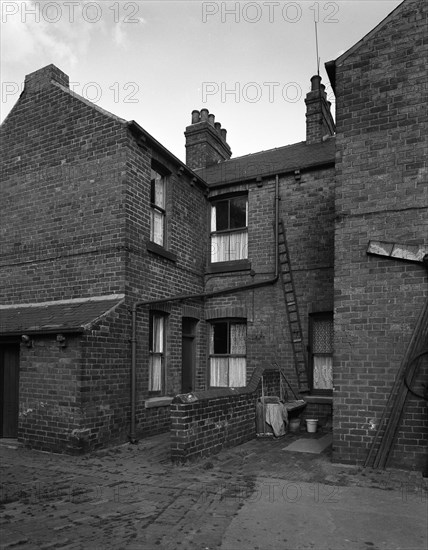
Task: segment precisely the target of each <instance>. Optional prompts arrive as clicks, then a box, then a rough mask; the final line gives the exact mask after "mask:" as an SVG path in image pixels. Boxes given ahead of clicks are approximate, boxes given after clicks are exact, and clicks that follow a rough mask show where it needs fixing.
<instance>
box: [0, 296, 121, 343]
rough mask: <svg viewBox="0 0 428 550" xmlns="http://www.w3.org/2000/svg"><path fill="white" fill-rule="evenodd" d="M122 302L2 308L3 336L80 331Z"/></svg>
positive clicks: (0, 329) (112, 299) (117, 298)
mask: <svg viewBox="0 0 428 550" xmlns="http://www.w3.org/2000/svg"><path fill="white" fill-rule="evenodd" d="M121 302H123V297H122V296H121V295H115V296H114V297H110V296H106V297H97V298H92V299H91V298H88V299H82V300H64V301H58V302H44V303H39V304H38V303H34V304H22V305H20V304H11V305H5V306H0V334H3V335H6V334H25V333H29V334H32V333H40V334H43V333H49V332H81V331H83V330H84V329H87V328H89V327H90V326H91V325H93V324H94V323H95V321H97V320H98V319H99V318H100V317H102V316H104V315H105V314H107V313H108V312H110V311H111V310H112V309H113V308H115V307H116V306H118V305H119V303H121Z"/></svg>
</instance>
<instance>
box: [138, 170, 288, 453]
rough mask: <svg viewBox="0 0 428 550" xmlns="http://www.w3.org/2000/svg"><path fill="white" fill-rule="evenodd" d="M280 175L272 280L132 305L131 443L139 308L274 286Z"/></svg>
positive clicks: (277, 206) (277, 185) (276, 179)
mask: <svg viewBox="0 0 428 550" xmlns="http://www.w3.org/2000/svg"><path fill="white" fill-rule="evenodd" d="M279 201H280V196H279V175H278V174H277V175H276V176H275V275H274V276H273V277H272V278H271V279H266V280H265V281H259V282H258V283H250V284H247V285H239V286H235V287H230V288H225V289H222V290H213V291H210V292H201V293H198V294H178V295H175V296H170V297H168V298H161V299H160V300H159V299H158V300H138V301H136V302H134V304H133V305H132V336H131V428H130V433H129V436H128V437H129V440H130V442H131V443H137V435H136V422H135V416H136V402H137V310H138V308H139V307H143V306H148V305H152V304H165V303H169V302H181V301H183V300H196V299H205V298H211V297H213V296H224V295H227V294H234V293H235V292H245V291H246V290H251V289H254V288H260V287H264V286H269V285H273V284H275V283H276V282H277V281H278V278H279V247H278V240H279Z"/></svg>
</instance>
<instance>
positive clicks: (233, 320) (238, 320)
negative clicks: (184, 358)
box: [208, 318, 248, 388]
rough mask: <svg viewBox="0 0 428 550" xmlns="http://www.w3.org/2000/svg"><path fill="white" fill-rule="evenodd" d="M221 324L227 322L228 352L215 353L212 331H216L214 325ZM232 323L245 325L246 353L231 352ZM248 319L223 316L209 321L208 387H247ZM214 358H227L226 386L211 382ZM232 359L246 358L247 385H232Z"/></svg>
mask: <svg viewBox="0 0 428 550" xmlns="http://www.w3.org/2000/svg"><path fill="white" fill-rule="evenodd" d="M219 324H226V326H227V346H226V348H227V350H228V352H227V353H214V332H213V333H212V336H211V331H214V326H215V325H219ZM231 325H244V326H245V354H243V353H230V342H231V332H230V327H231ZM247 340H248V338H247V320H246V319H242V318H227V319H226V318H222V319H212V320H210V321H209V338H208V346H209V349H208V387H209V388H231V387H245V386H246V384H247ZM211 342H212V345H213V350H212V352H211ZM213 358H220V359H222V358H225V359H226V358H227V359H228V366H227V385H226V386H215V385H213V384H212V383H211V359H213ZM230 359H245V385H244V386H230V369H231V365H230V361H229V360H230Z"/></svg>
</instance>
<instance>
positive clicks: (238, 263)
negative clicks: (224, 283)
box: [205, 260, 251, 274]
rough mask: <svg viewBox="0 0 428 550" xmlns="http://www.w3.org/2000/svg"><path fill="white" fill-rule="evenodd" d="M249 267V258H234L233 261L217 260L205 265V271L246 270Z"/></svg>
mask: <svg viewBox="0 0 428 550" xmlns="http://www.w3.org/2000/svg"><path fill="white" fill-rule="evenodd" d="M250 269H251V262H250V261H249V260H234V261H233V262H217V263H214V264H210V265H209V266H207V267H206V269H205V273H207V274H209V273H226V272H229V271H247V270H250Z"/></svg>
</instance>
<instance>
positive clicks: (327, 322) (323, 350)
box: [311, 313, 333, 393]
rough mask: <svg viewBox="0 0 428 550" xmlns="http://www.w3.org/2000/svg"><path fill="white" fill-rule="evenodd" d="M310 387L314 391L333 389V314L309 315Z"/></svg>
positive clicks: (327, 391) (323, 391) (326, 391)
mask: <svg viewBox="0 0 428 550" xmlns="http://www.w3.org/2000/svg"><path fill="white" fill-rule="evenodd" d="M311 356H312V388H313V391H314V393H330V392H331V391H332V390H333V314H332V313H317V314H314V315H312V316H311Z"/></svg>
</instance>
